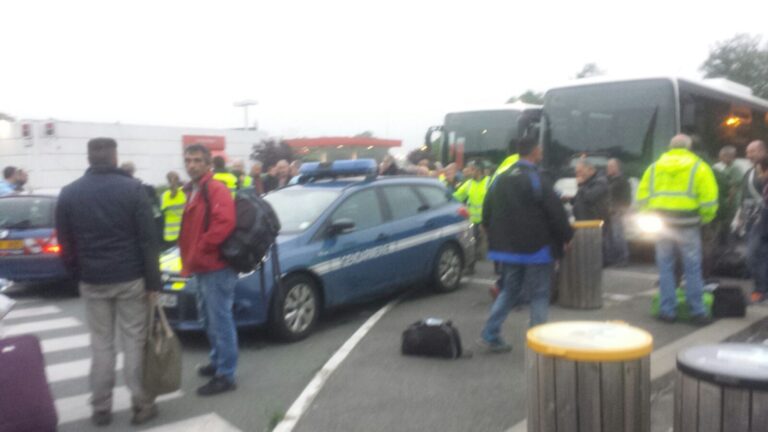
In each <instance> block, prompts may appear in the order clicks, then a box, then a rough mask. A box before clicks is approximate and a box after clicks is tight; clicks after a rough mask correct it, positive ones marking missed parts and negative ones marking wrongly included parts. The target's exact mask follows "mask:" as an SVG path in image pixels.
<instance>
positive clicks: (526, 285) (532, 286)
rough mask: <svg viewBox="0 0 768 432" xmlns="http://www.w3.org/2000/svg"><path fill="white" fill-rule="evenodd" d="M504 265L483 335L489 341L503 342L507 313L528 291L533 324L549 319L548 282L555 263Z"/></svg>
mask: <svg viewBox="0 0 768 432" xmlns="http://www.w3.org/2000/svg"><path fill="white" fill-rule="evenodd" d="M501 265H502V281H503V283H502V286H501V287H500V288H501V292H499V296H498V297H496V301H494V302H493V306H491V315H490V316H489V317H488V321H487V322H486V323H485V328H483V333H482V337H483V339H485V341H486V342H488V343H490V344H501V343H504V340H503V339H502V338H501V326H502V324H504V320H506V319H507V315H509V312H510V311H511V310H512V308H513V307H515V306H516V305H517V304H519V303H520V302H522V301H524V299H525V298H526V294H528V297H530V300H531V320H530V323H529V326H530V327H533V326H535V325H538V324H542V323H544V322H546V321H547V313H548V312H549V286H550V284H551V283H552V264H551V263H550V264H507V263H503V264H501Z"/></svg>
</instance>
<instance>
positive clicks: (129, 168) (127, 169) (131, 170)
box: [120, 161, 136, 177]
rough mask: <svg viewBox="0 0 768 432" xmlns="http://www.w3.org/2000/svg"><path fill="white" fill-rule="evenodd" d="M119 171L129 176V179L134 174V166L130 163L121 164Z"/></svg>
mask: <svg viewBox="0 0 768 432" xmlns="http://www.w3.org/2000/svg"><path fill="white" fill-rule="evenodd" d="M120 169H121V170H123V171H125V172H126V173H128V174H130V175H131V177H133V175H134V174H136V165H135V164H134V163H133V162H131V161H128V162H123V163H121V164H120Z"/></svg>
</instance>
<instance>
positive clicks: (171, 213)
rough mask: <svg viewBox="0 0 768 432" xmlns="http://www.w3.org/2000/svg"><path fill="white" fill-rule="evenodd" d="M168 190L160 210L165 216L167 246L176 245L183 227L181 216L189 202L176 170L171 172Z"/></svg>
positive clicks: (164, 235)
mask: <svg viewBox="0 0 768 432" xmlns="http://www.w3.org/2000/svg"><path fill="white" fill-rule="evenodd" d="M165 177H166V179H168V186H169V187H168V190H167V191H165V192H163V196H162V198H161V200H160V202H161V204H160V210H161V211H162V212H163V217H164V218H165V229H164V230H163V240H164V241H165V245H166V247H171V246H175V245H176V241H177V240H178V239H179V230H180V229H181V216H182V215H183V214H184V205H186V203H187V196H186V195H185V194H184V191H183V190H181V180H180V179H179V174H178V173H177V172H175V171H171V172H169V173H168V174H167V175H166V176H165Z"/></svg>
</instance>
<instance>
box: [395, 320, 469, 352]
mask: <svg viewBox="0 0 768 432" xmlns="http://www.w3.org/2000/svg"><path fill="white" fill-rule="evenodd" d="M401 352H402V353H403V355H417V356H426V357H442V358H449V359H455V358H459V357H461V355H462V350H461V337H460V336H459V331H458V330H456V327H454V326H453V324H452V323H451V322H450V321H444V320H441V319H438V318H427V319H425V320H421V321H417V322H415V323H413V324H411V325H410V326H408V328H407V329H406V330H405V331H404V332H403V337H402V346H401Z"/></svg>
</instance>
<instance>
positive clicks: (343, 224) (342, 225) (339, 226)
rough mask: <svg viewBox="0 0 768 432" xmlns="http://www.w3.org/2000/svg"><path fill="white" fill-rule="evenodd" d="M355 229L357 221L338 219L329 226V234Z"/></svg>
mask: <svg viewBox="0 0 768 432" xmlns="http://www.w3.org/2000/svg"><path fill="white" fill-rule="evenodd" d="M353 229H355V222H354V221H353V220H352V219H347V218H342V219H336V220H335V221H333V222H332V223H331V226H329V227H328V234H330V235H332V236H334V235H337V234H344V233H347V232H350V231H352V230H353Z"/></svg>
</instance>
